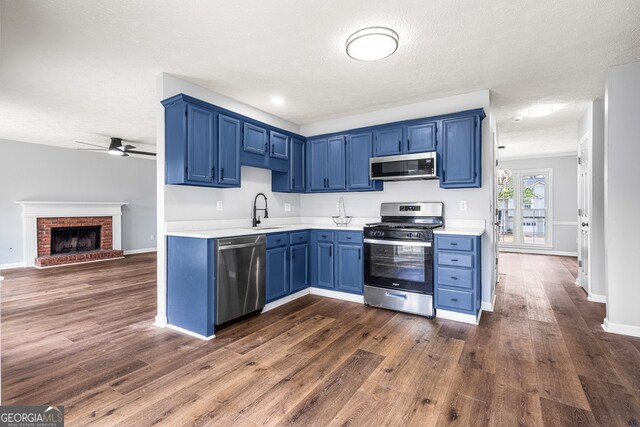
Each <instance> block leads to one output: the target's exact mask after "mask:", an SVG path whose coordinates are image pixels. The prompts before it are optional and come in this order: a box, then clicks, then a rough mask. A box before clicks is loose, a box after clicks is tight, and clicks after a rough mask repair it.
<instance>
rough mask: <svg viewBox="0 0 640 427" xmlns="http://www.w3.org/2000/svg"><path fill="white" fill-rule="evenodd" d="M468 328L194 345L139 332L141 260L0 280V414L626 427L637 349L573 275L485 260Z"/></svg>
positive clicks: (291, 333) (388, 328)
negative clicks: (479, 305)
mask: <svg viewBox="0 0 640 427" xmlns="http://www.w3.org/2000/svg"><path fill="white" fill-rule="evenodd" d="M501 267H502V270H503V273H504V274H503V275H502V276H501V281H500V284H499V286H498V288H497V298H496V309H495V311H494V312H493V313H489V312H485V313H484V314H483V315H482V320H481V323H480V325H479V326H477V327H476V326H472V325H466V324H461V323H456V322H452V321H446V320H435V321H430V320H427V319H424V318H421V317H416V316H410V315H406V314H401V313H394V312H390V311H385V310H378V309H373V308H367V307H364V306H363V305H360V304H355V303H350V302H346V301H338V300H332V299H328V298H322V297H317V296H306V297H304V298H301V299H299V300H296V301H294V302H292V303H290V304H287V305H285V306H282V307H279V308H277V309H275V310H272V311H269V312H267V313H265V314H263V315H261V316H259V317H254V318H252V319H250V320H247V321H245V322H242V323H239V324H236V325H233V326H231V327H228V328H226V329H224V330H221V331H217V332H216V335H217V337H216V338H215V339H214V340H212V341H209V342H204V341H200V340H197V339H194V338H190V337H187V336H184V335H180V334H178V333H176V332H173V331H171V330H168V329H159V328H156V327H154V326H152V324H151V323H152V321H153V318H154V315H155V277H154V275H155V255H151V254H146V255H136V256H130V257H127V258H126V259H125V260H118V261H109V262H105V263H96V264H84V265H78V266H72V267H61V268H56V269H50V270H35V269H25V270H8V271H5V272H3V274H4V276H5V278H6V280H5V281H4V282H3V285H2V288H1V292H2V294H1V295H2V307H1V308H2V319H1V320H2V400H3V402H2V403H3V404H5V405H18V404H25V405H26V404H45V403H46V404H62V405H64V406H65V412H66V421H67V424H68V425H88V424H96V425H109V426H110V425H116V424H121V425H128V426H130V425H136V426H138V425H152V424H158V425H172V426H177V425H196V426H200V425H217V426H226V425H233V426H256V425H304V426H309V425H318V426H320V425H322V426H323V425H332V426H351V425H353V426H360V425H362V426H369V425H385V426H386V425H398V426H400V425H403V426H404V425H419V426H425V425H426V426H429V425H461V426H467V425H492V426H493V425H503V426H514V425H551V426H565V425H602V426H639V425H640V339H636V338H629V337H623V336H619V335H613V334H607V333H605V332H604V331H602V328H601V327H600V324H601V323H602V319H603V318H604V315H605V308H604V305H603V304H597V303H591V302H588V301H587V300H586V297H585V294H584V292H583V291H582V290H581V289H580V288H577V287H576V286H575V285H574V280H575V274H576V264H575V260H572V259H570V258H562V257H546V256H536V255H520V254H502V255H501Z"/></svg>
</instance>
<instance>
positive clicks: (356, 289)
mask: <svg viewBox="0 0 640 427" xmlns="http://www.w3.org/2000/svg"><path fill="white" fill-rule="evenodd" d="M337 249H338V259H337V262H336V276H335V277H336V290H338V291H345V292H352V293H356V294H362V287H363V282H364V267H363V261H362V252H363V251H362V245H347V244H340V243H339V244H338V245H337Z"/></svg>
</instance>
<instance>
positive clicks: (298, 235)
mask: <svg viewBox="0 0 640 427" xmlns="http://www.w3.org/2000/svg"><path fill="white" fill-rule="evenodd" d="M308 241H309V232H308V231H294V232H292V233H290V234H289V243H290V244H292V245H297V244H300V243H307V242H308Z"/></svg>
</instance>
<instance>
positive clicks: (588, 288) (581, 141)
mask: <svg viewBox="0 0 640 427" xmlns="http://www.w3.org/2000/svg"><path fill="white" fill-rule="evenodd" d="M585 143H586V144H587V145H586V149H587V157H588V162H589V164H588V165H587V181H586V183H585V185H586V186H587V188H586V192H587V194H588V200H585V201H584V203H585V205H588V206H587V215H581V213H582V212H580V197H581V196H580V190H581V188H580V166H581V165H580V163H578V170H577V181H578V182H577V184H578V185H577V187H578V200H577V202H578V210H577V212H576V214H577V220H578V223H577V225H576V228H577V231H578V277H577V278H576V282H575V283H576V286H579V287H581V288H582V289H584V290H585V292H586V293H587V295H588V296H589V295H591V262H590V261H591V260H588V261H587V275H586V277H587V286H586V287H585V286H584V284H583V283H582V278H583V274H582V266H581V262H582V261H583V260H582V236H581V234H582V225H581V223H582V221H583V218H586V222H587V224H588V225H587V227H589V226H590V225H591V206H590V204H591V167H590V164H591V132H587V133H585V134H584V135H583V136H582V137H581V138H580V139H579V140H578V155H577V156H576V157H577V159H580V152H581V151H580V146H581V145H582V144H585ZM576 161H577V160H576ZM588 230H589V231H588V232H589V235H588V237H587V253H588V256H589V257H590V255H591V230H590V229H588Z"/></svg>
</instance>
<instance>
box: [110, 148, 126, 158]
mask: <svg viewBox="0 0 640 427" xmlns="http://www.w3.org/2000/svg"><path fill="white" fill-rule="evenodd" d="M109 154H111V155H112V156H121V157H122V156H125V155H126V153H125V152H124V151H122V150H119V149H117V148H113V149H109Z"/></svg>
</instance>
